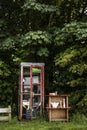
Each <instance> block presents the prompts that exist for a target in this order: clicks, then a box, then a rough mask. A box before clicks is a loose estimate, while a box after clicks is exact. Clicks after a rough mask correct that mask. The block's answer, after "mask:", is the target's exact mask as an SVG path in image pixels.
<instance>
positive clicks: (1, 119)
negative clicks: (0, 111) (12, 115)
mask: <svg viewBox="0 0 87 130" xmlns="http://www.w3.org/2000/svg"><path fill="white" fill-rule="evenodd" d="M8 120H9V116H2V117H0V121H8Z"/></svg>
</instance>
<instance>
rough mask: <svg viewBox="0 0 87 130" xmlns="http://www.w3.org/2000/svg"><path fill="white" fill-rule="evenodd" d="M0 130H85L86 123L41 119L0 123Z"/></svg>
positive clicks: (86, 129) (86, 127)
mask: <svg viewBox="0 0 87 130" xmlns="http://www.w3.org/2000/svg"><path fill="white" fill-rule="evenodd" d="M0 130H87V122H82V121H81V122H76V121H75V122H74V121H71V122H58V121H57V122H48V121H47V120H45V119H43V118H39V119H36V120H32V121H18V120H17V119H16V118H15V119H12V120H11V121H10V122H0Z"/></svg>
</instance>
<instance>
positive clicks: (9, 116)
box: [8, 106, 11, 121]
mask: <svg viewBox="0 0 87 130" xmlns="http://www.w3.org/2000/svg"><path fill="white" fill-rule="evenodd" d="M8 112H9V113H8V114H9V115H8V119H9V121H10V120H11V106H8Z"/></svg>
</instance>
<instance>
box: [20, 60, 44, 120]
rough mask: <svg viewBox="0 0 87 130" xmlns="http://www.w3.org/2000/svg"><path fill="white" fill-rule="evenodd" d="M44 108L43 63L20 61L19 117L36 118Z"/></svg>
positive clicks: (21, 118)
mask: <svg viewBox="0 0 87 130" xmlns="http://www.w3.org/2000/svg"><path fill="white" fill-rule="evenodd" d="M43 109H44V63H30V62H22V63H21V64H20V81H19V119H20V120H23V119H25V120H31V119H34V118H37V117H38V115H40V114H41V113H42V112H43Z"/></svg>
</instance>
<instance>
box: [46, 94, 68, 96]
mask: <svg viewBox="0 0 87 130" xmlns="http://www.w3.org/2000/svg"><path fill="white" fill-rule="evenodd" d="M45 96H47V97H67V96H70V94H62V95H60V94H57V95H56V94H55V95H52V94H48V95H45Z"/></svg>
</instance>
